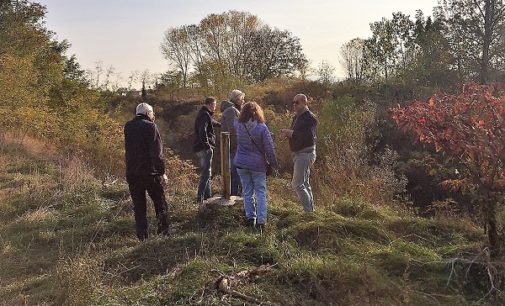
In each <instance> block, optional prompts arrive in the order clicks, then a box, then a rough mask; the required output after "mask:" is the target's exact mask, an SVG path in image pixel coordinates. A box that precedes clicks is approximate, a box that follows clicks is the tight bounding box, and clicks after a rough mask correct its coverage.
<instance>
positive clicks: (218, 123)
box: [211, 118, 221, 127]
mask: <svg viewBox="0 0 505 306" xmlns="http://www.w3.org/2000/svg"><path fill="white" fill-rule="evenodd" d="M211 120H212V125H213V126H214V127H221V122H219V121H217V120H216V119H214V118H211Z"/></svg>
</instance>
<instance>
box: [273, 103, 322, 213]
mask: <svg viewBox="0 0 505 306" xmlns="http://www.w3.org/2000/svg"><path fill="white" fill-rule="evenodd" d="M293 110H294V112H295V117H294V118H293V122H292V124H291V128H290V129H282V130H281V134H282V135H283V136H284V137H285V138H287V139H289V148H290V150H291V152H292V156H293V164H294V167H293V180H292V181H291V185H292V186H293V189H294V190H295V192H296V194H297V195H298V199H299V200H300V201H301V202H302V204H303V209H304V210H305V211H306V212H311V211H314V196H313V195H312V188H311V186H310V168H311V167H312V165H313V164H314V162H315V160H316V126H317V119H316V117H315V116H314V114H313V113H312V112H311V111H310V110H309V107H308V101H307V96H305V95H304V94H297V95H296V96H295V97H294V98H293Z"/></svg>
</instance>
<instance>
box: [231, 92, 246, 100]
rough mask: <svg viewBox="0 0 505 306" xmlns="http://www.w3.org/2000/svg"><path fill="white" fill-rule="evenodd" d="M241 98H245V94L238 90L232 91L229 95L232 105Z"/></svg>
mask: <svg viewBox="0 0 505 306" xmlns="http://www.w3.org/2000/svg"><path fill="white" fill-rule="evenodd" d="M242 97H245V93H243V92H242V91H240V90H238V89H234V90H232V91H231V93H230V101H231V102H233V103H235V102H237V101H238V100H240V98H242Z"/></svg>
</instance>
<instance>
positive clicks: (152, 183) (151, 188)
mask: <svg viewBox="0 0 505 306" xmlns="http://www.w3.org/2000/svg"><path fill="white" fill-rule="evenodd" d="M128 187H129V189H130V194H131V196H132V201H133V210H134V212H135V223H136V226H137V237H138V238H139V239H140V240H144V239H146V238H147V237H148V230H147V216H146V212H147V205H146V202H147V201H146V191H147V193H148V194H149V197H151V200H153V203H154V210H155V212H156V219H157V220H158V234H163V235H167V234H168V221H167V213H168V208H167V201H166V200H165V192H164V190H163V186H161V183H160V181H159V178H157V177H155V176H147V177H139V178H135V179H133V180H131V181H130V183H129V184H128Z"/></svg>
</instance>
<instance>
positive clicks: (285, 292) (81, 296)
mask: <svg viewBox="0 0 505 306" xmlns="http://www.w3.org/2000/svg"><path fill="white" fill-rule="evenodd" d="M193 192H194V191H193V190H191V189H190V188H189V189H188V188H180V186H177V182H174V185H173V186H172V187H170V188H169V190H168V191H167V196H168V200H169V203H170V217H169V218H170V222H171V225H170V235H169V237H158V236H155V235H154V234H153V236H152V237H151V238H150V239H148V240H147V241H146V242H143V243H140V242H138V241H137V240H136V237H135V235H134V221H133V220H134V219H133V213H132V209H131V206H132V204H131V199H130V198H129V194H128V189H127V186H126V185H125V184H124V183H121V182H101V181H98V180H96V179H95V178H94V177H93V176H92V175H91V172H90V171H88V170H87V169H86V167H85V166H84V165H82V164H80V163H79V162H78V161H66V162H55V161H54V160H44V159H42V158H40V157H37V156H34V155H33V154H32V153H31V152H30V151H29V150H27V149H26V147H24V146H21V145H9V146H6V147H3V148H2V149H1V152H0V203H1V204H0V248H1V254H2V260H1V261H0V285H1V288H0V301H2V304H3V305H17V304H28V305H39V304H69V305H132V304H135V305H176V304H200V305H223V304H232V305H241V304H243V303H244V302H246V301H245V300H244V299H242V298H240V297H238V296H237V295H236V294H232V293H230V292H228V293H225V292H222V291H219V290H217V289H216V286H215V283H216V281H217V280H219V279H220V278H223V277H229V278H230V279H233V280H234V283H233V284H232V287H231V289H232V290H234V291H235V292H239V293H240V294H243V295H247V296H249V297H254V299H256V300H257V301H262V302H270V303H274V304H282V305H330V304H334V305H348V304H349V305H357V304H359V305H363V304H364V305H367V304H369V305H377V304H378V305H399V304H415V305H433V304H444V305H465V304H468V305H470V304H473V303H477V304H479V305H480V304H499V303H505V300H504V299H503V298H504V297H503V296H501V295H500V293H499V292H497V291H494V292H492V291H490V289H491V288H492V286H491V285H492V284H491V283H490V278H489V277H488V274H487V273H486V271H487V270H486V267H490V265H488V266H485V265H483V264H482V262H483V261H484V258H485V254H484V253H482V252H481V249H482V244H481V243H482V241H485V237H484V234H483V233H482V231H481V230H479V229H478V228H477V227H475V226H474V225H472V224H471V223H470V222H468V221H465V220H454V221H451V220H431V219H423V218H417V217H414V216H412V215H409V214H408V213H405V212H401V211H396V210H395V209H394V208H393V206H390V207H375V206H374V205H373V203H367V202H366V201H364V200H363V199H354V198H352V197H349V196H347V197H341V198H339V200H338V201H336V202H335V203H324V201H318V203H317V204H318V210H317V212H315V213H312V214H303V213H302V209H301V206H300V205H299V204H298V203H297V202H296V201H295V199H294V196H293V194H292V192H291V191H290V189H289V182H288V181H287V180H286V179H285V178H277V179H272V180H270V179H269V192H270V193H269V223H268V227H267V228H266V230H265V231H264V232H262V233H260V232H258V231H255V230H254V229H250V228H247V227H245V226H244V225H243V209H242V207H241V206H240V205H236V206H233V207H214V208H210V209H208V210H207V211H206V212H204V213H199V212H198V210H197V207H195V206H194V204H192V203H191V199H192V198H193ZM153 216H154V212H153V211H152V207H150V208H149V217H150V222H151V223H150V229H151V232H153V231H154V228H155V224H154V217H153ZM472 261H473V264H469V262H472ZM490 264H491V263H490ZM260 266H266V267H269V270H268V271H267V272H266V273H264V274H261V275H255V276H248V277H245V276H244V275H250V273H249V274H247V273H244V271H253V270H254V269H256V268H257V267H260ZM492 266H493V267H494V270H493V275H495V276H496V278H494V281H495V283H493V285H496V286H497V285H498V282H499V281H500V279H499V275H502V276H503V275H504V274H503V273H502V272H503V268H502V267H500V265H498V264H494V263H493V265H492ZM488 293H490V294H488ZM249 303H252V302H249ZM252 304H254V303H252Z"/></svg>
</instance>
